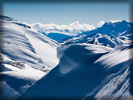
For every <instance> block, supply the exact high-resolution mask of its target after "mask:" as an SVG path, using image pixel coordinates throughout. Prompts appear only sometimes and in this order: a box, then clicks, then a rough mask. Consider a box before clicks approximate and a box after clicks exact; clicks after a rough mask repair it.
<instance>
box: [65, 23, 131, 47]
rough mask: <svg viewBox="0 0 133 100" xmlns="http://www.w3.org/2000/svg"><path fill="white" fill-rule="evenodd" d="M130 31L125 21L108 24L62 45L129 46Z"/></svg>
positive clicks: (129, 26) (129, 25)
mask: <svg viewBox="0 0 133 100" xmlns="http://www.w3.org/2000/svg"><path fill="white" fill-rule="evenodd" d="M130 29H131V23H129V22H126V21H120V22H108V23H105V24H104V25H103V26H101V27H99V28H96V29H94V30H91V31H87V32H83V33H81V34H80V35H78V36H75V37H73V38H70V39H68V40H66V41H64V44H72V43H91V44H96V45H103V46H109V47H116V46H118V45H129V44H130V40H131V37H132V34H131V33H130Z"/></svg>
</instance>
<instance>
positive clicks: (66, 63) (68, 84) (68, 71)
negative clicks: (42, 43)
mask: <svg viewBox="0 0 133 100" xmlns="http://www.w3.org/2000/svg"><path fill="white" fill-rule="evenodd" d="M121 48H122V47H121ZM132 50H133V49H126V48H125V49H124V48H123V49H122V50H115V49H113V48H109V47H105V46H97V45H93V44H73V45H69V46H64V47H61V49H59V51H60V53H59V54H58V55H59V57H60V58H61V59H60V63H59V64H58V66H57V67H55V68H54V69H53V70H52V71H50V73H49V74H47V75H46V76H45V77H43V78H42V79H41V80H39V81H38V82H37V83H36V85H34V86H33V87H31V88H30V89H29V90H27V91H26V92H25V93H24V94H23V95H22V97H21V98H19V100H23V99H25V98H27V99H29V98H36V99H46V100H54V99H58V100H64V99H65V100H92V99H96V100H132V99H133V98H132V96H131V94H130V92H129V88H130V85H129V79H130V75H129V72H130V70H129V67H130V59H131V56H130V52H131V51H132Z"/></svg>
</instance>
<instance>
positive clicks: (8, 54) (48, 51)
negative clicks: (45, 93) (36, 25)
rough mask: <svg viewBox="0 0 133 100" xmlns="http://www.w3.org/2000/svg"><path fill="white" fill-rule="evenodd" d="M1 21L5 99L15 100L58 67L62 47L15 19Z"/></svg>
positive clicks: (6, 18)
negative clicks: (58, 54) (58, 56)
mask: <svg viewBox="0 0 133 100" xmlns="http://www.w3.org/2000/svg"><path fill="white" fill-rule="evenodd" d="M0 21H1V22H2V23H3V28H2V30H1V31H2V32H3V34H1V36H2V37H3V42H2V44H3V48H2V52H1V53H2V54H1V55H2V58H3V59H1V61H2V69H3V71H2V72H0V76H2V77H3V78H2V79H1V80H0V84H3V85H4V86H3V91H4V92H3V93H4V94H3V95H2V96H4V97H3V98H11V97H15V98H16V97H18V96H19V95H21V94H22V93H23V92H24V91H25V90H26V89H27V88H29V87H30V86H31V85H33V84H34V83H35V82H36V81H38V80H39V79H41V78H42V77H43V76H44V75H46V74H47V73H48V72H49V71H50V70H51V69H52V68H54V67H55V66H56V65H57V64H58V61H59V60H58V58H57V47H59V46H60V45H59V44H58V43H57V42H56V41H54V40H51V39H49V38H48V37H46V36H44V35H42V34H40V33H37V32H35V31H34V30H32V29H31V28H30V26H27V25H25V24H22V23H20V22H18V21H16V20H14V19H13V18H10V17H6V16H0ZM7 88H8V89H7ZM10 91H15V92H10ZM7 94H8V96H7ZM18 94H19V95H18ZM5 95H6V96H5Z"/></svg>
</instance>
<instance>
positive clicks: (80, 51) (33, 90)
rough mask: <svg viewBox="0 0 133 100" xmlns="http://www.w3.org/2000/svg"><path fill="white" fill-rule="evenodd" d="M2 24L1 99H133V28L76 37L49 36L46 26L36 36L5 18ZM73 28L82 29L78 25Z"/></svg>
mask: <svg viewBox="0 0 133 100" xmlns="http://www.w3.org/2000/svg"><path fill="white" fill-rule="evenodd" d="M0 22H1V23H2V26H1V27H3V28H2V29H1V32H3V34H0V35H1V37H3V41H2V43H1V44H3V48H2V52H1V54H0V61H1V62H2V69H3V70H2V71H1V72H0V76H1V77H3V78H1V80H0V89H2V94H0V99H2V100H6V99H7V100H10V99H15V100H26V99H27V100H29V99H33V98H34V99H36V100H38V99H39V100H40V99H41V100H55V99H58V100H88V99H89V100H90V99H91V100H132V99H133V96H132V94H131V88H130V87H131V86H130V83H129V81H130V80H131V77H130V71H131V70H130V66H131V63H132V62H131V60H132V59H133V58H132V56H131V54H130V53H131V52H132V51H133V46H132V44H131V43H130V41H131V40H132V35H131V34H130V28H131V23H129V22H126V21H120V22H109V23H105V24H104V25H102V26H101V27H99V28H97V29H93V30H89V31H88V30H86V31H84V32H82V33H80V34H79V33H75V34H76V36H72V35H70V34H66V32H65V31H62V32H61V33H59V30H57V31H56V32H53V30H52V31H47V32H48V33H47V32H46V30H47V28H46V26H45V27H44V26H43V27H42V28H44V29H43V30H38V29H37V30H36V29H34V28H33V27H32V26H31V25H30V26H29V25H28V24H24V23H21V22H19V21H17V20H15V19H13V18H10V17H6V16H0ZM76 25H77V26H76ZM70 26H71V28H72V29H75V28H76V27H77V29H76V31H77V30H78V29H79V30H80V28H81V29H82V27H81V26H80V25H79V24H78V23H77V24H74V25H73V24H72V25H70ZM82 26H83V25H82ZM53 27H55V26H54V25H53ZM60 27H63V26H60ZM64 27H66V26H64ZM74 27H75V28H74ZM69 28H70V27H69ZM53 29H59V27H57V26H56V28H53ZM44 30H45V31H44ZM48 30H49V28H48ZM60 30H62V29H60ZM76 31H75V32H76ZM49 32H50V33H49ZM68 33H69V32H68ZM77 34H79V35H77ZM60 36H61V37H60ZM49 37H50V38H53V39H54V40H53V39H50V38H49ZM55 40H56V41H55ZM57 41H58V42H57ZM59 42H63V43H59Z"/></svg>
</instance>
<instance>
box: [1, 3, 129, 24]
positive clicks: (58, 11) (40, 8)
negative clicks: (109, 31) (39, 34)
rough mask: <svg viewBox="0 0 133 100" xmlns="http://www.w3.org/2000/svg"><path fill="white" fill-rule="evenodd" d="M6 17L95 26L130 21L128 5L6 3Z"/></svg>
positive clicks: (46, 22)
mask: <svg viewBox="0 0 133 100" xmlns="http://www.w3.org/2000/svg"><path fill="white" fill-rule="evenodd" d="M3 6H4V15H6V16H9V17H13V18H15V19H17V20H19V21H20V22H28V23H36V22H38V23H44V24H49V23H55V24H58V25H62V24H66V25H68V24H70V23H72V22H74V21H79V22H80V23H86V24H91V25H95V26H96V24H97V23H98V22H99V21H101V20H104V21H110V20H128V19H129V4H128V3H89V2H88V3H5V4H3Z"/></svg>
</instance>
